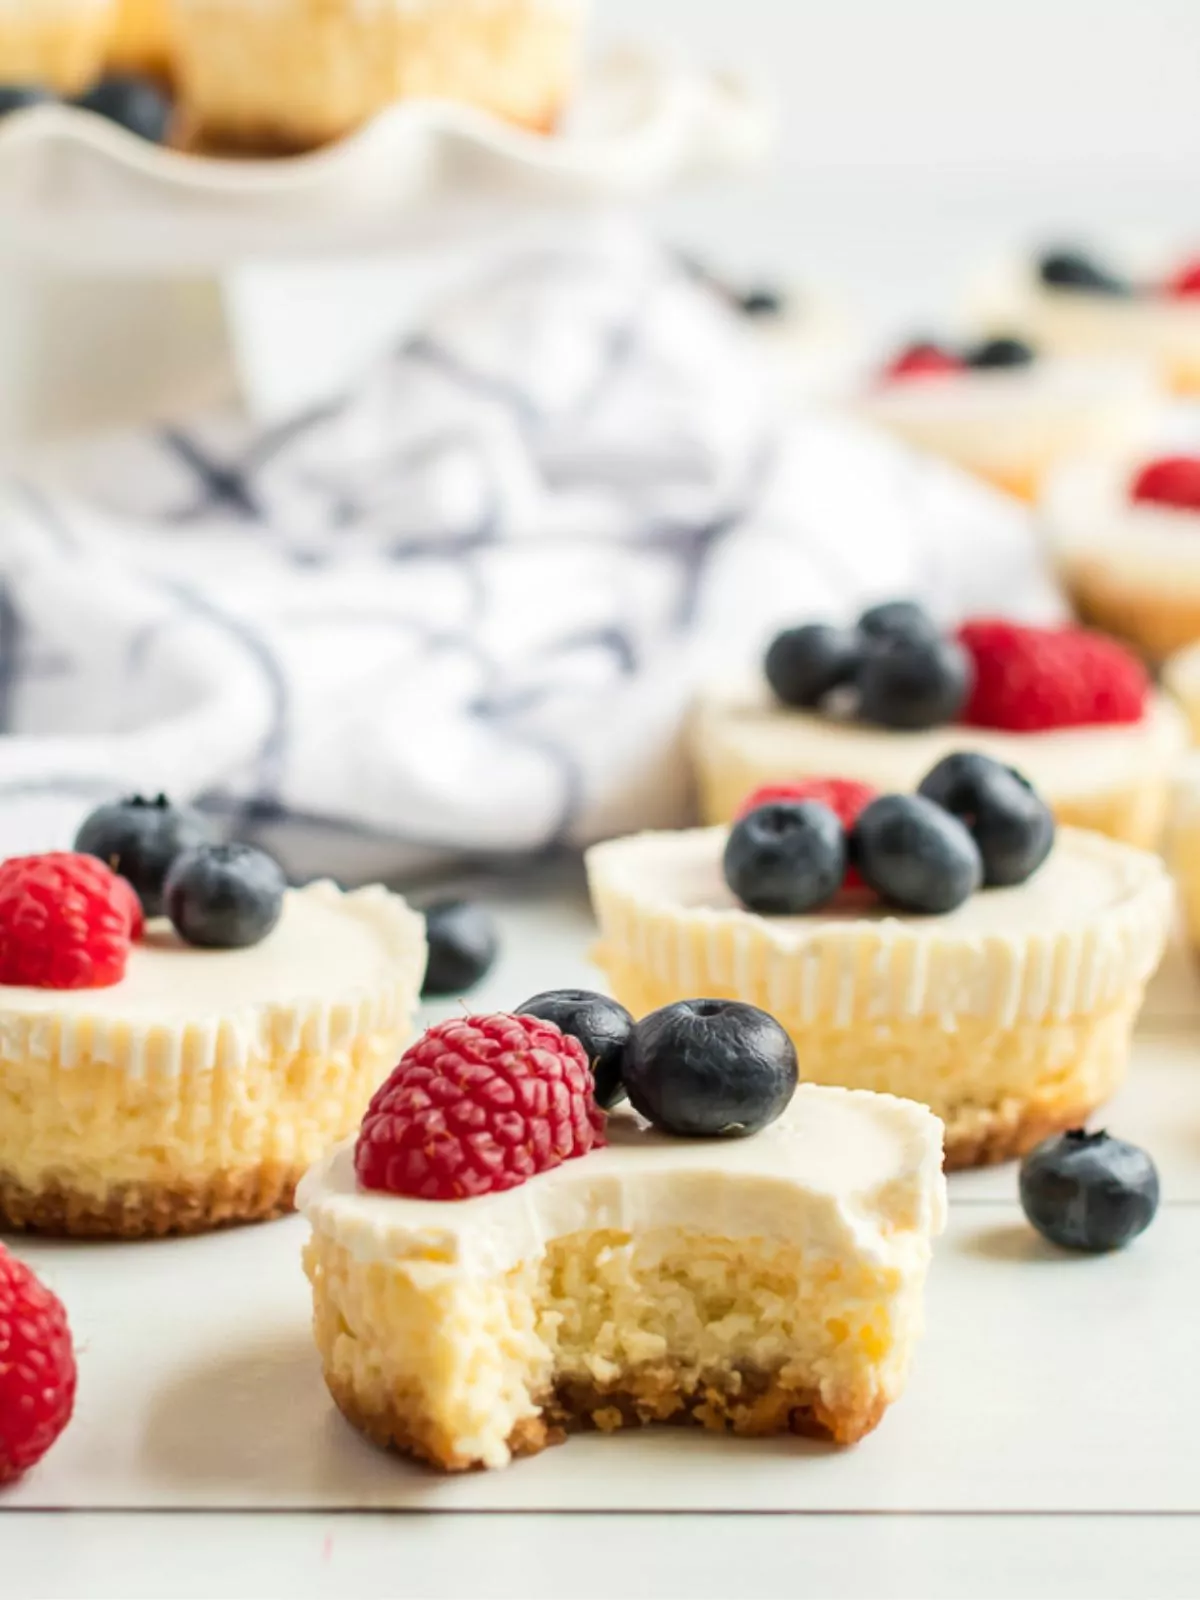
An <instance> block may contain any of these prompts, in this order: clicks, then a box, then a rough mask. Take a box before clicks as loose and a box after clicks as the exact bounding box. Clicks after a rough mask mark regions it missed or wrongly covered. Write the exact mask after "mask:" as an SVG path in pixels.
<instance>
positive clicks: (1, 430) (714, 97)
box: [0, 49, 773, 458]
mask: <svg viewBox="0 0 1200 1600" xmlns="http://www.w3.org/2000/svg"><path fill="white" fill-rule="evenodd" d="M772 123H773V117H772V113H771V109H770V107H769V105H768V104H767V102H766V100H765V98H764V97H763V95H762V94H761V93H760V92H759V91H757V90H756V89H755V88H754V87H753V86H751V85H749V84H748V83H746V82H744V81H743V80H741V79H740V78H737V77H735V76H733V75H731V74H727V73H721V74H713V73H705V72H700V71H697V70H695V69H692V68H688V67H686V66H682V65H680V64H678V63H675V62H671V61H668V60H665V59H664V58H662V57H660V56H655V55H652V54H648V53H646V52H643V51H636V50H631V49H625V50H621V51H618V52H616V53H614V54H612V55H610V56H609V57H607V58H605V59H603V60H601V61H600V62H598V63H597V64H595V65H594V66H592V67H591V68H590V69H589V70H588V71H587V72H586V73H585V75H584V79H583V83H582V86H581V89H580V93H579V95H578V99H577V103H576V105H575V106H574V107H573V110H572V115H571V117H570V119H569V122H568V125H567V126H566V127H564V129H563V130H562V131H561V132H560V133H558V134H556V135H554V136H553V137H551V138H546V137H541V136H538V135H534V134H530V133H526V132H524V131H523V130H520V129H516V128H511V127H508V126H507V125H504V124H501V123H499V122H497V121H495V120H494V119H493V118H491V117H488V116H486V115H484V114H482V113H480V112H477V111H474V110H473V109H471V108H469V107H463V106H453V105H446V104H437V103H432V102H431V103H412V104H406V105H401V106H397V107H395V108H394V109H393V110H391V111H389V112H387V113H386V114H385V115H383V116H382V117H380V118H378V119H377V120H376V121H375V122H373V123H372V124H370V125H369V126H368V127H366V128H364V129H363V130H362V131H361V132H360V133H358V134H356V135H355V136H353V137H352V138H349V139H346V140H344V141H342V142H341V143H340V144H338V145H337V146H334V147H331V148H329V149H327V150H322V151H317V152H315V153H314V154H311V155H308V156H302V157H296V158H292V159H286V160H273V161H229V160H215V159H209V158H201V157H196V156H190V155H185V154H181V153H179V152H176V151H170V150H163V149H159V148H157V147H154V146H151V145H147V144H146V143H144V142H143V141H141V140H138V139H136V138H134V137H133V136H132V135H130V134H127V133H125V132H124V131H123V130H122V129H120V128H116V127H114V126H112V125H111V124H108V123H105V122H103V121H101V120H100V119H99V118H96V117H94V116H92V115H91V114H89V113H87V112H82V111H79V110H77V109H74V108H67V107H60V106H49V107H36V108H34V109H32V110H29V111H25V112H20V113H17V114H16V115H14V116H11V117H9V118H7V119H6V120H5V122H4V123H3V124H2V125H0V362H2V363H3V369H4V371H5V372H6V374H7V375H8V376H7V379H6V382H5V384H4V386H3V393H2V397H0V452H3V453H5V454H7V455H9V456H10V458H11V456H12V455H13V453H14V452H20V451H21V450H22V449H23V448H24V447H27V446H29V445H34V444H37V443H40V442H42V441H43V440H51V439H54V438H56V437H62V436H63V435H67V434H71V433H75V432H78V431H81V430H92V429H95V428H97V427H102V426H113V425H117V426H119V425H122V424H134V423H142V422H146V421H148V420H151V419H153V418H155V417H162V416H167V415H178V414H180V413H181V412H185V411H189V410H194V409H196V408H197V407H201V406H206V405H210V404H213V403H220V402H221V401H226V400H227V401H233V402H237V401H240V402H241V403H243V404H244V405H246V406H247V407H248V408H249V409H250V410H251V412H253V413H256V414H259V415H264V416H265V415H271V414H274V413H277V412H278V411H279V410H281V409H284V408H287V409H291V408H293V407H294V406H296V405H297V404H301V403H303V402H304V401H305V400H308V399H312V398H315V397H316V396H317V395H318V394H320V393H327V392H328V391H329V389H330V388H335V387H337V385H338V384H339V383H342V382H345V381H347V380H348V379H349V378H351V377H352V376H353V373H354V372H355V371H356V370H357V369H358V368H360V367H361V366H362V365H363V363H364V362H365V360H366V359H368V357H369V356H370V354H371V353H373V352H374V351H376V350H378V349H379V348H380V345H381V344H385V343H386V342H387V340H388V339H390V338H394V337H397V336H399V335H400V334H401V333H402V332H403V330H404V327H405V326H406V324H407V323H408V322H410V321H411V320H412V318H413V317H414V316H416V315H418V314H419V311H420V306H421V303H422V298H423V296H425V295H427V294H428V293H429V292H431V291H432V290H434V289H435V288H439V287H444V286H445V284H446V282H447V280H448V275H450V274H452V273H456V272H457V273H461V272H462V271H463V270H464V267H467V266H471V267H475V268H478V267H479V266H480V265H483V264H484V263H485V262H486V260H487V259H488V258H489V256H490V251H491V247H492V245H494V244H495V243H496V242H497V241H498V240H499V239H501V238H502V237H503V236H504V235H505V234H506V233H509V232H510V231H511V229H512V228H513V227H514V226H515V225H516V224H517V223H518V222H520V223H522V224H525V223H528V222H529V221H531V220H534V219H536V218H537V217H538V216H539V215H543V216H546V215H553V216H555V217H557V218H558V219H559V220H560V222H561V219H562V217H563V215H564V213H569V212H570V211H571V210H572V209H574V210H576V211H578V212H579V213H580V214H585V213H586V214H587V215H589V216H590V215H593V214H594V213H595V212H596V211H597V210H598V209H601V210H602V209H603V208H605V207H612V206H628V205H631V204H637V203H639V202H641V201H644V200H646V199H648V198H651V197H654V196H657V195H660V194H661V193H663V192H664V191H665V190H667V189H669V188H672V187H675V186H678V185H681V184H684V183H687V182H689V181H695V180H700V179H708V178H714V177H722V176H730V175H735V174H738V173H742V172H744V171H746V170H747V169H748V168H750V167H752V166H753V165H755V164H756V163H758V162H759V161H760V160H761V159H762V158H763V156H764V155H765V153H766V151H767V150H768V148H769V145H770V142H771V132H772Z"/></svg>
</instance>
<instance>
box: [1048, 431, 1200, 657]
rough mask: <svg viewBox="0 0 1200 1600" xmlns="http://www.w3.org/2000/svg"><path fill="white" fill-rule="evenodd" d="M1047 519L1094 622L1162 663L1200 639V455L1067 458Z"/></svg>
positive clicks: (1079, 602) (1071, 583)
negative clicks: (1069, 460) (1070, 459)
mask: <svg viewBox="0 0 1200 1600" xmlns="http://www.w3.org/2000/svg"><path fill="white" fill-rule="evenodd" d="M1043 519H1044V522H1045V525H1046V529H1047V532H1048V534H1049V536H1050V539H1051V541H1052V544H1053V548H1054V553H1055V556H1056V559H1057V561H1058V565H1059V568H1060V570H1061V572H1062V576H1063V581H1064V583H1065V584H1066V585H1067V587H1068V589H1069V590H1070V593H1071V597H1072V599H1073V600H1074V602H1075V605H1076V606H1077V608H1078V609H1079V611H1080V613H1081V615H1082V616H1084V617H1085V618H1087V620H1088V621H1090V622H1092V623H1094V624H1095V625H1096V626H1097V627H1099V628H1104V629H1105V630H1106V631H1107V632H1109V633H1113V634H1116V635H1118V636H1119V637H1120V638H1122V639H1125V640H1127V641H1128V643H1129V644H1131V645H1132V646H1133V647H1134V648H1135V649H1136V650H1138V651H1139V652H1140V653H1141V654H1142V655H1143V656H1145V657H1146V658H1147V659H1148V660H1150V661H1153V662H1156V663H1159V662H1162V661H1164V660H1165V659H1166V658H1167V657H1168V656H1170V655H1172V654H1173V653H1174V652H1175V651H1178V650H1182V649H1184V648H1185V647H1186V646H1188V645H1191V644H1194V643H1196V642H1197V641H1200V455H1196V454H1192V455H1187V454H1176V455H1164V456H1140V457H1138V456H1130V455H1128V454H1125V455H1120V456H1116V457H1111V456H1109V457H1098V458H1094V459H1082V460H1080V461H1077V462H1072V463H1069V464H1067V465H1065V466H1063V467H1062V468H1060V470H1059V471H1058V472H1057V473H1055V475H1054V476H1053V478H1052V479H1051V480H1050V483H1049V485H1048V487H1047V492H1046V497H1045V502H1044V505H1043Z"/></svg>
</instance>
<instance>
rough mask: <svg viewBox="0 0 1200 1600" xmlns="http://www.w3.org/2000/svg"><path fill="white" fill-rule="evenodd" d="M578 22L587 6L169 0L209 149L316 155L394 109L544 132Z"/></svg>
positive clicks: (199, 129)
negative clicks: (406, 105) (490, 119)
mask: <svg viewBox="0 0 1200 1600" xmlns="http://www.w3.org/2000/svg"><path fill="white" fill-rule="evenodd" d="M586 15H587V4H586V0H371V3H370V4H362V3H360V0H253V3H252V4H248V3H247V0H174V36H175V44H176V75H177V79H178V84H179V91H180V95H181V98H182V102H183V106H184V111H185V115H186V117H187V121H188V125H189V127H190V128H191V129H192V130H193V136H194V138H195V139H196V140H197V142H198V143H199V144H200V145H201V146H205V147H212V148H216V149H231V150H247V151H252V152H254V151H261V152H264V153H271V152H273V151H274V152H278V153H287V152H290V151H303V150H310V149H314V148H316V147H317V146H319V145H322V144H328V143H330V142H332V141H333V140H336V139H340V138H342V137H344V136H346V135H347V134H350V133H353V132H354V130H355V129H357V128H359V127H361V126H362V125H363V124H364V123H366V122H368V121H369V120H370V119H371V118H372V117H375V116H377V115H378V114H379V113H380V112H382V111H384V110H386V109H387V108H388V107H389V106H391V105H394V104H396V103H397V102H399V101H402V100H426V101H450V102H455V103H458V104H461V105H467V106H472V107H475V108H477V109H478V110H480V111H486V112H490V113H491V114H493V115H494V116H496V117H499V118H503V119H504V120H505V121H507V122H513V123H517V124H519V125H521V126H524V127H527V128H531V129H534V130H536V131H538V132H543V133H549V132H550V131H551V130H552V129H553V128H554V126H555V125H556V123H557V121H558V119H559V117H560V115H561V113H562V111H563V109H564V106H565V104H566V102H567V100H568V98H569V96H570V94H571V92H572V90H573V87H574V80H575V71H576V66H577V57H578V52H579V45H580V41H581V36H582V31H583V27H584V22H585V19H586Z"/></svg>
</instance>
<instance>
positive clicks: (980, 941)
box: [588, 828, 1172, 1026]
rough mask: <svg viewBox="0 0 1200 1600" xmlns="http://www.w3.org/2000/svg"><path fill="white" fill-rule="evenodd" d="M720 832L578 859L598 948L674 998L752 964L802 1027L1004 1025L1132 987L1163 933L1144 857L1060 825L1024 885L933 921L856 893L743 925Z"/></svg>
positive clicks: (633, 842)
mask: <svg viewBox="0 0 1200 1600" xmlns="http://www.w3.org/2000/svg"><path fill="white" fill-rule="evenodd" d="M727 837H728V830H727V829H725V828H701V829H694V830H691V831H687V832H682V833H674V834H671V833H660V834H653V833H648V834H640V835H636V836H634V837H632V838H628V839H618V840H613V841H611V842H609V843H607V844H602V845H597V846H596V847H595V848H594V849H592V850H591V851H589V853H588V877H589V881H590V885H591V893H592V902H593V905H594V906H595V908H596V915H597V918H598V920H599V923H600V928H601V939H602V942H603V944H604V946H605V948H606V949H607V950H609V951H613V952H619V954H620V955H621V957H622V958H623V959H625V960H627V961H630V962H632V963H633V964H634V965H635V966H640V967H642V968H644V969H645V970H646V971H647V972H648V973H650V974H652V975H656V976H659V977H662V978H665V979H667V980H668V981H669V982H670V984H671V985H672V987H677V988H681V989H682V992H688V991H689V989H690V992H693V993H702V992H704V990H703V988H702V987H701V985H702V984H703V982H704V975H707V976H708V977H709V978H710V980H711V976H712V974H718V975H719V976H720V978H721V980H722V982H723V985H724V988H725V990H727V991H728V992H730V993H742V994H744V993H746V990H747V985H748V982H749V979H748V976H747V975H749V974H751V973H754V974H759V973H762V972H763V971H764V969H765V983H766V991H767V992H766V995H765V999H766V1001H767V1002H768V1005H767V1009H769V1010H774V1011H777V1012H779V1013H780V1014H786V1015H788V1016H796V1017H802V1018H803V1019H805V1020H806V1021H811V1022H815V1021H816V1020H817V1019H818V1018H831V1019H832V1020H833V1021H834V1022H835V1023H836V1022H838V1021H839V1020H840V1021H842V1022H844V1023H846V1024H849V1022H850V1021H851V1020H852V1019H856V1018H866V1019H870V1018H876V1019H878V1020H880V1021H883V1020H884V1019H888V1018H896V1017H922V1016H929V1017H936V1018H938V1019H940V1020H941V1021H943V1022H944V1023H946V1024H948V1025H949V1024H951V1023H952V1021H953V1019H954V1018H955V1017H958V1016H973V1017H985V1018H989V1019H992V1020H994V1021H995V1022H996V1023H997V1024H998V1025H1004V1026H1009V1025H1012V1024H1014V1023H1016V1022H1019V1021H1031V1022H1032V1021H1043V1020H1046V1019H1049V1018H1054V1017H1063V1018H1065V1017H1071V1016H1075V1015H1078V1014H1080V1013H1087V1012H1092V1011H1094V1010H1096V1009H1098V1008H1102V1007H1104V1006H1105V1005H1107V1004H1109V1003H1110V1002H1116V1001H1118V1000H1120V999H1121V998H1122V997H1123V996H1125V995H1126V994H1127V993H1128V991H1129V989H1130V988H1131V987H1132V986H1135V985H1137V984H1140V983H1144V982H1145V980H1146V979H1147V978H1148V977H1149V976H1150V974H1151V973H1152V972H1153V971H1154V969H1155V967H1156V966H1157V965H1158V961H1159V959H1160V957H1161V955H1162V949H1163V945H1164V942H1165V940H1166V935H1167V931H1168V928H1169V924H1170V918H1171V907H1172V890H1171V882H1170V879H1169V877H1168V875H1167V872H1166V870H1165V868H1164V867H1163V865H1162V863H1161V861H1160V860H1159V859H1158V857H1156V856H1153V855H1150V854H1149V853H1148V852H1146V851H1143V850H1136V849H1134V848H1132V847H1131V846H1129V845H1123V844H1117V843H1115V842H1114V841H1112V840H1110V839H1106V838H1104V837H1102V836H1101V835H1099V834H1095V833H1089V832H1084V831H1082V830H1075V829H1069V828H1063V829H1060V830H1059V833H1058V838H1057V841H1056V843H1055V846H1054V849H1053V850H1052V851H1051V853H1050V856H1049V857H1048V858H1047V860H1046V862H1045V864H1044V865H1043V866H1042V867H1041V868H1040V870H1039V871H1038V872H1037V873H1035V875H1034V876H1033V877H1032V878H1031V879H1030V880H1029V881H1028V882H1027V883H1025V884H1022V885H1020V886H1019V887H1017V888H1012V889H988V890H984V891H982V892H980V893H978V894H975V895H972V896H971V898H970V899H969V900H967V901H965V902H964V903H963V904H962V905H961V906H959V907H958V908H957V910H955V911H951V912H949V913H947V914H946V915H944V916H936V917H934V916H929V917H920V916H908V915H905V914H903V913H899V912H896V911H892V910H889V909H888V908H886V907H884V906H875V905H871V904H870V903H864V902H863V900H862V899H861V897H856V898H851V897H847V903H846V904H845V905H844V906H838V905H835V906H832V907H827V908H825V909H823V910H821V911H818V912H814V913H812V914H810V915H808V916H800V917H763V916H758V915H756V914H755V913H753V912H749V911H746V910H744V909H743V908H742V907H741V906H740V905H739V904H738V903H737V901H736V900H735V898H734V896H733V894H732V892H731V891H730V889H729V888H728V886H727V885H726V883H725V880H724V876H723V872H722V856H723V853H724V848H725V841H726V839H727ZM693 972H694V973H695V983H696V987H692V986H691V978H692V974H693ZM743 977H746V982H742V978H743Z"/></svg>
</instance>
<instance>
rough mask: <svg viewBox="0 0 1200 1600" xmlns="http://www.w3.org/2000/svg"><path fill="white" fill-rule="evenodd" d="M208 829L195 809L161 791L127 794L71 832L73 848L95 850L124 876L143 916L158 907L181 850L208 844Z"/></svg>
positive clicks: (154, 913) (159, 910)
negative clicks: (149, 795) (147, 795)
mask: <svg viewBox="0 0 1200 1600" xmlns="http://www.w3.org/2000/svg"><path fill="white" fill-rule="evenodd" d="M211 840H212V832H211V830H210V829H209V826H208V824H207V823H206V822H205V820H204V818H203V817H201V816H200V815H199V814H198V813H197V812H195V811H188V810H185V809H184V808H182V807H176V806H173V805H171V804H170V802H169V801H168V799H167V797H166V795H164V794H160V795H159V796H158V797H157V799H154V800H144V799H143V798H142V796H141V795H140V794H135V795H130V796H129V798H128V799H126V800H117V801H114V802H113V803H112V804H110V805H104V806H101V807H100V808H99V810H97V811H93V812H92V814H91V816H90V817H88V818H87V819H86V820H85V821H84V823H83V825H82V827H81V828H80V829H79V832H78V833H77V834H76V835H75V849H76V850H78V851H80V852H81V853H82V854H83V855H86V856H99V857H100V859H101V861H107V863H108V865H109V866H110V867H111V868H112V869H113V871H114V872H119V873H120V875H121V876H122V877H123V878H128V880H129V882H130V883H131V884H132V885H133V887H134V889H135V890H136V892H137V897H138V899H139V900H140V901H141V902H142V910H143V911H144V912H145V913H146V915H147V916H148V917H161V916H162V913H163V885H164V884H165V883H166V879H167V873H168V872H169V871H170V869H171V865H172V863H173V862H174V861H175V860H176V858H177V857H178V856H181V855H182V854H183V853H184V851H185V850H194V849H196V848H197V847H198V846H199V845H204V844H209V843H210V842H211Z"/></svg>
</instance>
